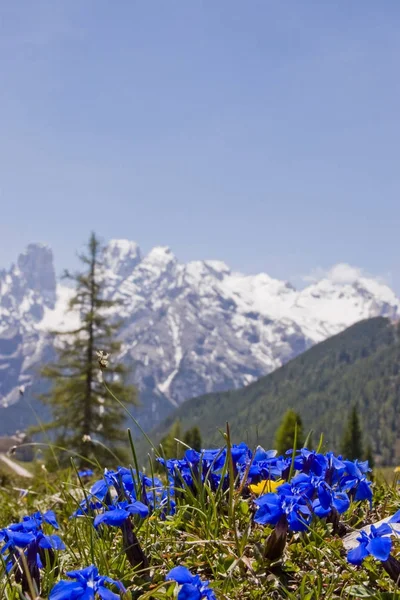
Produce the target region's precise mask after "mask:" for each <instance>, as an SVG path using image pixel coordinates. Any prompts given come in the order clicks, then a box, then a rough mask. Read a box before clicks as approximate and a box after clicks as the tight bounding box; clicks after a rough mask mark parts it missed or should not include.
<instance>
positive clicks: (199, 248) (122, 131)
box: [0, 0, 400, 293]
mask: <svg viewBox="0 0 400 600" xmlns="http://www.w3.org/2000/svg"><path fill="white" fill-rule="evenodd" d="M399 28H400V3H399V2H398V1H397V0H393V1H390V0H386V2H383V3H379V2H376V1H375V0H363V2H339V1H332V2H321V1H320V0H318V1H311V0H304V1H301V2H299V1H298V0H293V1H290V0H286V1H285V2H276V1H275V0H274V1H272V0H260V1H257V0H251V2H243V0H240V1H237V0H218V2H212V1H211V0H205V1H202V2H201V1H200V0H192V1H190V2H187V1H186V0H167V1H161V0H158V1H154V0H132V1H128V0H124V1H121V2H109V1H108V0H83V1H82V2H74V1H71V0H65V1H62V2H60V1H57V0H49V1H48V2H45V1H40V0H37V1H36V2H32V1H31V0H20V1H19V2H12V1H11V0H7V1H5V2H2V3H1V6H0V77H1V80H0V84H1V87H0V90H1V91H0V133H1V135H0V206H1V218H0V240H1V242H0V249H1V254H0V265H1V266H7V265H8V264H9V263H10V262H11V261H13V260H14V259H15V257H16V255H17V254H18V252H19V251H21V250H22V249H23V247H24V246H25V245H26V244H27V243H28V242H30V241H43V242H47V243H49V244H50V245H51V246H52V247H53V250H54V252H55V255H56V262H57V267H58V269H59V270H61V269H62V268H63V267H66V266H69V267H70V266H72V265H73V264H74V261H75V258H74V257H75V251H76V249H77V248H79V247H80V246H81V244H82V243H83V242H84V241H85V239H86V238H87V236H88V234H89V232H90V230H92V229H94V230H95V231H97V232H98V233H99V234H100V235H101V236H102V237H103V238H104V239H107V238H113V237H126V238H129V239H134V240H136V241H137V242H138V243H139V244H140V245H141V247H142V248H143V250H144V251H148V250H149V249H150V248H151V247H153V246H155V245H168V246H170V247H171V248H172V250H173V251H174V253H175V254H176V255H177V256H178V258H179V259H180V260H183V261H187V260H192V259H201V258H218V259H221V260H225V261H226V262H227V263H228V264H229V265H230V266H231V267H233V268H234V269H238V270H242V271H244V272H249V273H254V272H257V271H260V270H265V271H267V272H268V273H269V274H271V275H273V276H278V277H281V278H285V279H290V280H292V281H294V282H295V283H298V282H300V280H301V277H302V276H303V275H306V274H308V273H310V272H311V271H313V270H315V269H317V268H318V269H327V268H329V267H330V266H331V265H332V264H334V263H337V262H347V263H350V264H353V265H356V266H358V267H361V268H362V269H365V270H366V271H367V272H369V273H372V274H376V275H381V276H384V277H386V278H387V279H388V280H389V282H390V283H391V284H392V285H393V286H394V287H395V289H396V290H397V292H398V293H400V262H399V254H400V253H399V249H400V248H399V246H400V243H399V239H400V236H399V232H400V168H399V166H400V163H399V140H400V112H399V107H400V78H399V74H398V72H399V62H400V36H399Z"/></svg>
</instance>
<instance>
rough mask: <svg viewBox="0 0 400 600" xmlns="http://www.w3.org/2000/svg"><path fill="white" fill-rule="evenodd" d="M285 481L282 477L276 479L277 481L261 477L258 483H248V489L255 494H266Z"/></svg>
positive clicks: (274, 490)
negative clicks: (261, 479)
mask: <svg viewBox="0 0 400 600" xmlns="http://www.w3.org/2000/svg"><path fill="white" fill-rule="evenodd" d="M282 483H285V482H284V480H283V479H278V480H277V481H272V479H263V481H260V482H259V483H251V484H250V485H249V488H250V491H251V492H253V494H256V496H261V494H267V493H268V492H276V489H277V488H278V487H279V486H280V485H282Z"/></svg>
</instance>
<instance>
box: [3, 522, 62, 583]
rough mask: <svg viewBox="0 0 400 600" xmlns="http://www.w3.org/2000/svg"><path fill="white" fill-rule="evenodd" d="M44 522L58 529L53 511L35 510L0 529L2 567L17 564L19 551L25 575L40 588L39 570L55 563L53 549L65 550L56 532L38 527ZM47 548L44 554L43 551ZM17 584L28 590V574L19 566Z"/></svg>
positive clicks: (8, 569) (10, 567)
mask: <svg viewBox="0 0 400 600" xmlns="http://www.w3.org/2000/svg"><path fill="white" fill-rule="evenodd" d="M43 523H48V524H50V525H51V526H52V527H53V528H56V529H58V523H57V520H56V517H55V514H54V512H53V511H47V512H46V513H44V514H42V513H40V512H36V513H34V514H33V515H29V516H25V517H24V518H23V519H22V521H21V522H19V523H12V524H11V525H9V526H8V527H5V528H4V529H2V530H1V531H0V541H1V542H4V545H3V547H2V548H1V554H2V555H3V558H4V561H5V566H6V570H7V571H10V570H11V569H12V568H13V566H14V565H15V564H19V565H20V566H21V560H22V558H21V554H22V553H23V554H24V555H25V557H26V562H27V564H28V569H29V577H30V579H31V580H32V581H34V582H35V584H36V586H37V588H38V589H39V588H40V571H39V570H40V569H41V568H43V566H44V563H45V562H48V564H49V565H50V567H53V566H54V564H55V555H54V550H65V545H64V543H63V541H62V540H61V538H60V537H59V536H58V535H47V534H45V533H44V532H43V530H42V524H43ZM45 550H47V553H46V552H45ZM15 578H16V581H17V583H21V584H22V589H23V591H24V592H26V591H28V590H29V585H30V584H29V581H28V574H27V573H26V572H25V570H24V569H23V568H22V567H21V568H19V569H17V570H16V573H15Z"/></svg>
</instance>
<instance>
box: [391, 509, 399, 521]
mask: <svg viewBox="0 0 400 600" xmlns="http://www.w3.org/2000/svg"><path fill="white" fill-rule="evenodd" d="M389 523H400V510H398V511H397V512H396V513H394V515H393V516H392V517H390V519H389Z"/></svg>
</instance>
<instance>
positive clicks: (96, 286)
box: [41, 233, 136, 461]
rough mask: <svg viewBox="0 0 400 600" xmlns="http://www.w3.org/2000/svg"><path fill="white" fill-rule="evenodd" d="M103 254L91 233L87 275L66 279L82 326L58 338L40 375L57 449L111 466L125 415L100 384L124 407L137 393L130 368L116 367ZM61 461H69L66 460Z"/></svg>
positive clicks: (116, 348) (116, 345)
mask: <svg viewBox="0 0 400 600" xmlns="http://www.w3.org/2000/svg"><path fill="white" fill-rule="evenodd" d="M103 251H104V248H103V247H102V246H101V245H100V242H99V240H98V238H97V237H96V235H95V234H94V233H92V234H91V236H90V239H89V242H88V244H87V254H81V255H79V259H80V261H81V262H82V263H83V265H84V269H83V271H81V272H78V273H74V274H71V273H69V272H65V274H64V277H65V278H66V279H68V280H70V281H72V282H73V283H74V284H75V287H76V292H75V295H74V296H73V298H72V299H71V301H70V303H69V310H70V311H74V312H75V314H79V316H80V325H79V327H78V328H77V329H75V330H72V331H67V332H64V331H63V332H54V336H55V347H56V351H57V359H56V360H55V362H54V363H53V364H49V365H46V366H45V367H44V368H43V369H42V371H41V374H42V376H43V377H45V378H47V379H49V380H50V382H51V383H52V385H51V389H50V392H49V393H47V394H45V395H43V396H41V399H42V400H43V401H44V402H45V403H47V404H48V405H49V406H50V408H51V411H52V416H53V420H52V421H51V422H50V423H48V424H46V426H45V427H46V429H51V430H55V443H56V445H58V446H62V447H65V448H67V449H68V450H72V451H74V452H77V453H79V454H80V455H81V456H82V457H84V458H88V457H90V456H95V457H96V458H97V459H99V460H100V459H101V460H102V461H110V452H109V451H107V448H106V447H108V448H109V449H111V450H112V451H114V452H115V450H116V449H117V448H118V445H119V444H120V443H121V442H124V441H125V440H126V431H125V430H124V420H125V414H124V411H123V409H122V407H121V406H120V405H119V404H118V403H117V402H116V401H115V400H114V399H113V398H112V397H111V396H110V395H109V394H108V392H107V391H106V390H105V388H104V384H103V380H102V378H103V376H104V380H105V381H106V382H107V385H109V387H110V389H111V390H112V391H113V393H114V394H115V395H116V396H117V398H118V399H119V400H121V401H123V402H125V403H128V404H135V403H136V391H135V389H134V388H133V387H132V386H129V385H126V376H127V372H126V368H125V366H124V365H122V364H121V363H118V362H117V361H116V356H117V354H118V351H119V350H120V347H121V344H120V342H119V341H117V339H116V335H117V332H118V329H119V326H120V324H119V323H114V322H111V321H110V318H109V316H108V315H107V311H108V310H109V309H110V308H111V307H112V306H114V304H115V303H114V302H112V301H109V300H106V299H105V298H104V285H105V280H104V277H103V276H102V269H103V264H102V254H103ZM108 355H109V356H110V361H109V365H108V360H107V358H108ZM106 367H107V368H106ZM105 369H106V370H105ZM102 371H103V374H102ZM105 446H106V447H105ZM63 458H64V460H67V459H68V455H64V456H63Z"/></svg>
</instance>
